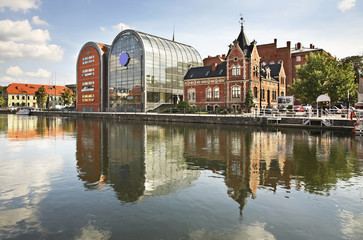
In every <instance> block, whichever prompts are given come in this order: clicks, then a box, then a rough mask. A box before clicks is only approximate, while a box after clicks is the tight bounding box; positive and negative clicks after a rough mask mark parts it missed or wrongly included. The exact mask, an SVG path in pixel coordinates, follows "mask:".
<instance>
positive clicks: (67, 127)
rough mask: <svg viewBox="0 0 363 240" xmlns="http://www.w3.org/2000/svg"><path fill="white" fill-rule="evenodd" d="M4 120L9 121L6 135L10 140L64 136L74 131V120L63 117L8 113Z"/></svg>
mask: <svg viewBox="0 0 363 240" xmlns="http://www.w3.org/2000/svg"><path fill="white" fill-rule="evenodd" d="M1 120H2V121H7V123H6V124H4V126H7V129H6V130H5V131H6V137H7V138H8V139H9V140H10V141H26V140H31V139H34V138H47V137H64V136H65V135H67V134H68V133H73V132H74V127H75V124H74V120H71V119H67V120H64V119H62V118H44V117H36V116H18V115H15V114H8V115H7V117H6V118H2V119H1Z"/></svg>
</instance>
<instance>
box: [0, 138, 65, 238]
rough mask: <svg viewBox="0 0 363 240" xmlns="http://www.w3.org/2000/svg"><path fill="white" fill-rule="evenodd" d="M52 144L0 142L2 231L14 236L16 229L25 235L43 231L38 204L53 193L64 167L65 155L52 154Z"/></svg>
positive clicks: (0, 220)
mask: <svg viewBox="0 0 363 240" xmlns="http://www.w3.org/2000/svg"><path fill="white" fill-rule="evenodd" d="M52 145H53V143H51V144H50V142H47V141H32V142H8V141H6V140H4V139H3V138H1V139H0V152H1V158H0V182H1V185H0V203H1V204H0V205H1V206H2V207H1V208H0V229H2V230H3V231H7V230H10V231H11V232H12V233H14V229H17V230H19V231H21V233H23V234H24V233H25V232H26V230H25V229H33V230H34V229H37V231H40V229H41V226H40V223H39V220H37V211H38V205H39V203H40V202H41V201H42V200H43V199H44V198H45V197H46V196H47V193H48V192H49V191H50V190H51V182H52V178H55V177H57V175H58V174H59V173H60V172H61V171H62V168H63V160H62V156H60V155H57V154H56V153H54V152H53V151H52V148H53V147H52ZM53 149H54V148H53ZM30 226H31V227H30ZM18 228H19V229H18ZM23 228H25V229H23ZM1 234H2V233H1V232H0V238H1V239H4V237H1Z"/></svg>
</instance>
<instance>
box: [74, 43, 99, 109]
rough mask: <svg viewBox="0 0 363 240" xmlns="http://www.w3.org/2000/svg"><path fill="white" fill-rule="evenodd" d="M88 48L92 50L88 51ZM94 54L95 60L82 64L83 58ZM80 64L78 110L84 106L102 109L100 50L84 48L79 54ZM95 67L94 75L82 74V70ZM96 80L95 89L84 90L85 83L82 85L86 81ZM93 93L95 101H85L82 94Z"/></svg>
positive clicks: (78, 73) (78, 71) (78, 69)
mask: <svg viewBox="0 0 363 240" xmlns="http://www.w3.org/2000/svg"><path fill="white" fill-rule="evenodd" d="M87 50H89V51H90V52H89V53H87ZM92 55H94V58H93V59H94V62H91V63H87V64H82V62H83V60H82V58H84V57H88V56H92ZM78 58H79V59H78V66H77V80H78V82H77V110H78V111H82V109H83V107H92V108H93V111H95V112H98V111H100V109H99V107H100V68H101V66H100V56H99V54H98V51H97V50H96V49H95V48H94V47H92V46H87V47H85V48H84V49H83V51H82V52H81V53H80V54H79V56H78ZM90 68H94V75H91V76H82V74H84V73H82V70H85V69H90ZM90 81H94V84H93V85H94V90H93V91H82V88H83V87H84V86H85V85H82V83H84V82H90ZM91 94H93V95H94V97H93V99H94V100H93V101H91V102H84V101H83V98H82V96H83V95H91Z"/></svg>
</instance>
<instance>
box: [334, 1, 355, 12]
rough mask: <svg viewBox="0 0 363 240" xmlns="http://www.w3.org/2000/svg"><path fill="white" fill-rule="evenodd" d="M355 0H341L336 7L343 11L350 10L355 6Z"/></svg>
mask: <svg viewBox="0 0 363 240" xmlns="http://www.w3.org/2000/svg"><path fill="white" fill-rule="evenodd" d="M355 1H356V0H342V1H340V2H339V3H338V8H339V9H340V10H341V11H342V12H344V11H345V10H350V9H352V8H353V7H354V6H355Z"/></svg>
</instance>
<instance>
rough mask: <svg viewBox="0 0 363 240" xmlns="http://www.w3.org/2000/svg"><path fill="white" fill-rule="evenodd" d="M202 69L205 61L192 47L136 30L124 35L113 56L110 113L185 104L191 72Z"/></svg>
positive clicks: (118, 39)
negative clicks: (184, 97) (189, 73)
mask: <svg viewBox="0 0 363 240" xmlns="http://www.w3.org/2000/svg"><path fill="white" fill-rule="evenodd" d="M125 53H127V54H125ZM127 57H129V59H127ZM198 66H202V59H201V57H200V55H199V53H198V52H197V51H196V50H195V49H194V48H193V47H191V46H188V45H185V44H181V43H177V42H174V41H171V40H167V39H163V38H160V37H156V36H153V35H150V34H146V33H142V32H138V31H135V30H130V29H128V30H125V31H122V32H121V33H119V34H118V35H117V36H116V38H115V39H114V41H113V43H112V46H111V50H110V55H109V101H108V110H109V111H149V110H153V109H155V108H157V107H159V106H160V105H163V104H173V103H174V104H175V103H177V102H178V101H181V100H183V95H184V81H183V79H184V76H185V74H186V73H187V71H188V69H189V68H191V67H198Z"/></svg>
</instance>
